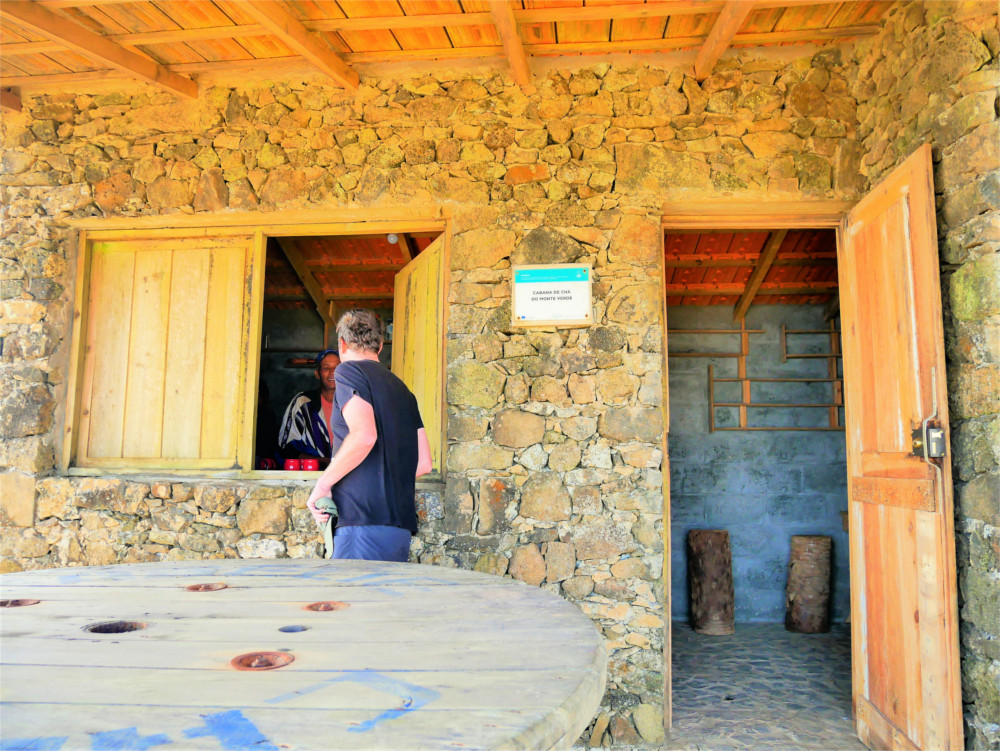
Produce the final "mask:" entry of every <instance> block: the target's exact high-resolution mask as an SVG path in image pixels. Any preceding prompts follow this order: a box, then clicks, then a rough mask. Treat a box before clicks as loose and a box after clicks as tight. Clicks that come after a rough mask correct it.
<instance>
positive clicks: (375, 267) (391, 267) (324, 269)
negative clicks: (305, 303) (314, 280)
mask: <svg viewBox="0 0 1000 751" xmlns="http://www.w3.org/2000/svg"><path fill="white" fill-rule="evenodd" d="M404 265H405V264H402V263H367V264H366V263H327V262H325V261H306V266H307V267H308V268H309V270H310V271H312V272H317V271H318V272H320V273H321V274H340V273H344V272H350V273H355V272H359V271H360V272H368V273H370V272H378V271H399V270H400V269H401V268H403V266H404Z"/></svg>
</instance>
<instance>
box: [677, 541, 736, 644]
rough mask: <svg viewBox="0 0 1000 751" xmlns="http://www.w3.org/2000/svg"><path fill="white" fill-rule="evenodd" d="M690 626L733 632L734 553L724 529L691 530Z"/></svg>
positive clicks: (711, 632)
mask: <svg viewBox="0 0 1000 751" xmlns="http://www.w3.org/2000/svg"><path fill="white" fill-rule="evenodd" d="M688 582H689V584H690V588H691V627H692V628H693V629H694V630H695V631H697V632H698V633H699V634H708V635H711V636H725V635H727V634H731V633H733V610H734V607H733V604H734V593H733V554H732V551H731V550H730V547H729V533H728V532H726V531H725V530H722V529H693V530H691V531H690V532H688Z"/></svg>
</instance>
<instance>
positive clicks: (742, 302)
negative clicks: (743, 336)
mask: <svg viewBox="0 0 1000 751" xmlns="http://www.w3.org/2000/svg"><path fill="white" fill-rule="evenodd" d="M787 234H788V230H787V229H780V230H778V231H777V232H772V233H771V234H770V235H769V236H768V238H767V242H766V243H765V244H764V249H763V250H762V251H761V252H760V258H758V259H757V263H755V264H754V267H753V271H752V272H751V273H750V278H749V279H748V280H747V287H746V289H745V290H744V291H743V294H742V295H740V299H739V300H738V301H737V302H736V307H734V308H733V320H734V321H742V320H743V318H744V316H746V314H747V310H749V308H750V303H752V302H753V298H754V295H756V294H757V291H758V290H760V289H761V286H762V285H763V282H764V277H766V276H767V272H768V270H769V269H770V268H771V264H772V263H774V259H775V258H776V257H777V255H778V251H779V250H781V244H782V243H783V242H784V241H785V235H787ZM833 284H834V286H836V282H834V283H833ZM769 286H770V285H769ZM784 294H786V295H790V294H797V293H793V292H785V293H784Z"/></svg>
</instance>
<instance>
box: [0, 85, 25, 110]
mask: <svg viewBox="0 0 1000 751" xmlns="http://www.w3.org/2000/svg"><path fill="white" fill-rule="evenodd" d="M0 109H4V110H7V111H8V112H20V111H21V97H19V96H18V95H17V94H15V93H14V92H13V91H11V90H10V89H0Z"/></svg>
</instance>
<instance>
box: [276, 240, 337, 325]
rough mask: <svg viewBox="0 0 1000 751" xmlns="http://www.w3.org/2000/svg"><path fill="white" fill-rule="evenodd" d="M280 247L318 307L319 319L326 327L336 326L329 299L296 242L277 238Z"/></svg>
mask: <svg viewBox="0 0 1000 751" xmlns="http://www.w3.org/2000/svg"><path fill="white" fill-rule="evenodd" d="M276 240H277V243H278V245H279V246H280V247H281V252H282V253H284V254H285V258H287V259H288V262H289V263H290V264H291V265H292V268H293V269H294V270H295V275H296V276H297V277H298V278H299V281H300V282H302V286H303V287H305V288H306V292H307V293H308V295H309V297H310V299H312V301H313V304H314V305H315V306H316V312H317V313H319V317H320V318H322V319H323V323H324V325H327V326H332V325H334V321H333V319H332V318H331V317H330V308H329V305H328V302H327V300H328V298H327V297H326V295H324V294H323V288H322V287H320V286H319V282H317V281H316V277H314V276H313V275H312V272H311V271H310V270H309V268H308V267H307V266H306V263H305V260H304V259H303V258H302V254H301V253H299V249H298V248H297V247H295V241H294V240H291V239H289V238H287V237H280V238H276Z"/></svg>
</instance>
